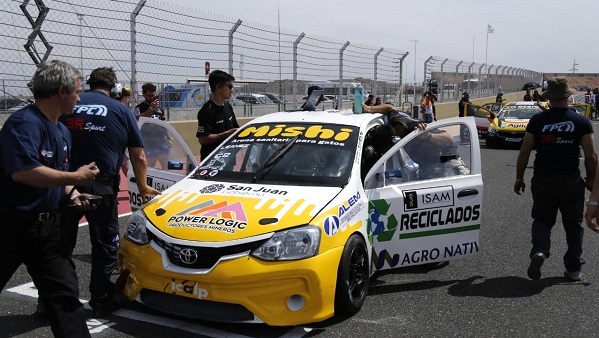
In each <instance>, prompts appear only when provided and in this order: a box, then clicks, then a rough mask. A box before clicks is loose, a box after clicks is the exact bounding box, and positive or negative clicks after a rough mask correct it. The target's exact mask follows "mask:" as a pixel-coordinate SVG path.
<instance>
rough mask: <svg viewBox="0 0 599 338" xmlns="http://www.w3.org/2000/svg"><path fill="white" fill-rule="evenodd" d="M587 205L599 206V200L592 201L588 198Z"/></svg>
mask: <svg viewBox="0 0 599 338" xmlns="http://www.w3.org/2000/svg"><path fill="white" fill-rule="evenodd" d="M586 204H587V207H597V206H599V201H591V200H587V203H586Z"/></svg>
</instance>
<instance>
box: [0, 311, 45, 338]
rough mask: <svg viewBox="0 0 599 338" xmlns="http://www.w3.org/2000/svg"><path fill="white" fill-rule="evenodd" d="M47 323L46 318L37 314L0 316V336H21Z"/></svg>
mask: <svg viewBox="0 0 599 338" xmlns="http://www.w3.org/2000/svg"><path fill="white" fill-rule="evenodd" d="M48 325H50V323H49V322H48V320H47V319H45V318H44V317H41V316H37V315H8V316H0V338H8V337H17V336H21V335H24V334H27V333H28V332H31V331H33V330H36V329H38V328H40V327H44V326H48ZM48 331H49V329H48Z"/></svg>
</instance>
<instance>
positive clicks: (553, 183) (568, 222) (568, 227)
mask: <svg viewBox="0 0 599 338" xmlns="http://www.w3.org/2000/svg"><path fill="white" fill-rule="evenodd" d="M584 189H585V184H584V181H583V180H582V178H581V177H580V175H569V176H565V175H554V176H538V175H535V176H533V178H532V182H531V191H532V198H533V206H532V213H531V216H532V218H533V222H532V250H531V257H532V255H534V254H535V253H537V252H541V253H543V254H545V255H546V256H547V257H549V255H550V249H551V229H552V228H553V226H554V225H555V220H556V217H557V211H558V210H559V212H560V213H561V215H562V223H563V225H564V230H565V231H566V243H567V245H568V250H567V251H566V254H565V255H564V265H565V267H566V270H568V271H571V272H572V271H579V270H580V266H581V262H582V260H581V255H582V237H583V233H584V229H583V227H582V220H583V212H584Z"/></svg>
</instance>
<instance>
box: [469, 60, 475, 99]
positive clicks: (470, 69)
mask: <svg viewBox="0 0 599 338" xmlns="http://www.w3.org/2000/svg"><path fill="white" fill-rule="evenodd" d="M474 64H475V62H472V64H471V65H470V66H468V93H470V82H472V81H471V80H472V79H471V78H470V75H471V74H472V67H473V66H474Z"/></svg>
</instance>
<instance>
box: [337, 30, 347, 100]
mask: <svg viewBox="0 0 599 338" xmlns="http://www.w3.org/2000/svg"><path fill="white" fill-rule="evenodd" d="M347 46H349V41H347V42H346V43H345V44H343V47H341V49H340V50H339V96H338V97H337V101H338V102H339V109H343V52H344V51H345V48H347ZM348 94H349V93H348ZM348 97H349V96H348Z"/></svg>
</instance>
